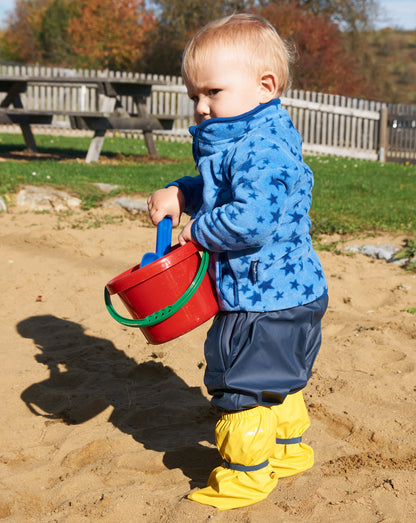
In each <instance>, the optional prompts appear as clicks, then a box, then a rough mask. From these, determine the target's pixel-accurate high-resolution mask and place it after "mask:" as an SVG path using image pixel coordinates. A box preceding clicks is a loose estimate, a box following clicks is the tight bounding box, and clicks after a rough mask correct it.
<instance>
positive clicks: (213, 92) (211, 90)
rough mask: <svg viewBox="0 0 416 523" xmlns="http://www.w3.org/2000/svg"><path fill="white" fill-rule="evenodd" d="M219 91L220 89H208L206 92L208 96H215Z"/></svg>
mask: <svg viewBox="0 0 416 523" xmlns="http://www.w3.org/2000/svg"><path fill="white" fill-rule="evenodd" d="M220 91H221V89H210V90H209V91H208V94H209V96H215V95H216V94H218V93H219V92H220Z"/></svg>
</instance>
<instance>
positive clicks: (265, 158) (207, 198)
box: [169, 99, 327, 312]
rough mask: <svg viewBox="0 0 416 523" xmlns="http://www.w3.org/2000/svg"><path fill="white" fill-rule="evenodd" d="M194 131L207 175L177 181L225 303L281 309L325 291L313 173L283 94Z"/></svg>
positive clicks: (225, 307)
mask: <svg viewBox="0 0 416 523" xmlns="http://www.w3.org/2000/svg"><path fill="white" fill-rule="evenodd" d="M190 132H191V134H192V136H193V154H194V159H195V162H196V166H197V168H198V170H199V173H200V174H199V175H197V176H195V177H190V176H186V177H184V178H181V179H179V180H177V181H176V182H173V184H174V185H177V186H178V187H179V188H180V189H181V191H182V193H183V195H184V197H185V202H186V208H185V211H186V212H187V213H188V214H191V215H192V217H193V218H195V221H194V222H193V226H192V236H193V238H194V239H195V241H196V242H198V243H199V244H200V245H201V246H202V247H203V248H205V249H207V250H208V251H210V252H211V258H210V275H211V277H212V278H213V280H214V281H215V283H216V288H217V293H218V299H219V303H220V308H221V309H222V310H245V311H255V312H262V311H272V310H281V309H287V308H290V307H295V306H297V305H302V304H306V303H310V302H312V301H314V300H316V299H318V298H320V297H322V296H324V295H325V294H326V293H327V284H326V280H325V276H324V272H323V269H322V266H321V263H320V260H319V258H318V256H317V254H316V253H315V251H314V250H313V247H312V241H311V238H310V234H309V230H310V218H309V216H308V212H309V208H310V205H311V201H312V196H311V191H312V187H313V174H312V171H311V170H310V169H309V167H308V166H307V165H306V164H305V163H304V162H303V159H302V140H301V137H300V135H299V133H298V131H297V130H296V129H295V127H294V126H293V124H292V122H291V120H290V117H289V114H288V112H287V111H286V110H284V109H282V107H281V104H280V100H278V99H276V100H272V101H271V102H269V103H268V104H263V105H259V106H258V107H256V108H255V109H253V110H252V111H249V112H248V113H245V114H242V115H240V116H236V117H230V118H211V119H209V120H206V121H204V122H202V123H201V124H200V125H198V126H193V127H191V128H190ZM169 185H172V184H169Z"/></svg>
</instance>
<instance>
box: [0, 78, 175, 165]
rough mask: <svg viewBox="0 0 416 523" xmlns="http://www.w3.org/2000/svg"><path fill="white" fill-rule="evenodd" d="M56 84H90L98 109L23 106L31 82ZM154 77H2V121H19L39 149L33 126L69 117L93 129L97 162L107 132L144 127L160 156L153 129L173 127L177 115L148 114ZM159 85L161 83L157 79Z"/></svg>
mask: <svg viewBox="0 0 416 523" xmlns="http://www.w3.org/2000/svg"><path fill="white" fill-rule="evenodd" d="M30 84H31V85H55V86H74V85H79V86H83V85H85V86H89V87H94V88H96V89H97V93H98V100H99V102H98V110H97V111H72V110H49V109H27V108H25V107H24V106H23V102H22V98H21V96H20V95H21V94H22V93H24V92H25V91H26V89H27V87H28V85H30ZM154 84H155V82H152V81H151V80H137V79H133V78H108V77H103V78H102V77H94V78H84V77H76V76H69V77H67V76H57V77H39V76H37V77H35V76H25V77H9V76H0V92H5V93H6V95H5V97H4V98H3V100H2V101H1V103H0V124H17V125H19V126H20V128H21V131H22V135H23V137H24V140H25V143H26V146H27V148H28V149H29V150H31V151H34V152H35V151H36V142H35V139H34V136H33V133H32V130H31V127H30V126H31V125H36V124H38V125H50V124H51V123H52V120H53V118H54V117H55V116H68V117H69V120H70V124H71V127H72V128H74V129H89V130H93V131H94V136H93V138H92V140H91V143H90V146H89V149H88V152H87V155H86V162H87V163H89V162H93V161H97V160H98V158H99V156H100V153H101V149H102V146H103V143H104V138H105V133H106V131H108V130H110V129H114V130H141V131H143V135H144V140H145V143H146V147H147V150H148V152H149V154H150V155H152V156H157V148H156V145H155V141H154V136H153V131H155V130H164V129H165V130H166V129H172V126H173V121H174V118H173V117H171V116H163V115H158V116H157V117H156V116H154V115H149V114H148V112H147V108H146V99H147V98H148V97H149V96H150V95H151V90H152V85H154ZM157 84H162V82H160V81H158V82H157ZM121 96H131V97H132V98H133V100H134V103H135V105H136V108H137V115H134V114H130V113H128V112H127V111H126V110H125V109H124V108H123V107H122V104H121V101H120V97H121Z"/></svg>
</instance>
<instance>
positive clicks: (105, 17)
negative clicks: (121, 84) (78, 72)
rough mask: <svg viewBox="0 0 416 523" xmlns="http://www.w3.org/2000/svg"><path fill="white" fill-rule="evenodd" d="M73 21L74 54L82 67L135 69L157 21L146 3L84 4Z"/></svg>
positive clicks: (97, 0) (95, 0)
mask: <svg viewBox="0 0 416 523" xmlns="http://www.w3.org/2000/svg"><path fill="white" fill-rule="evenodd" d="M79 4H80V5H79V12H78V13H77V15H76V16H75V17H74V18H72V19H71V20H70V21H69V24H68V33H69V35H70V37H71V39H72V48H73V53H74V55H75V56H76V62H77V64H76V65H78V66H81V67H92V68H99V67H103V66H104V67H107V68H110V69H116V70H121V69H131V68H132V67H133V66H134V65H135V64H137V63H138V62H139V61H140V58H141V56H142V54H143V48H144V45H145V42H146V35H147V33H148V32H149V31H150V30H152V29H154V27H155V25H156V21H155V18H154V17H153V15H152V14H151V13H148V12H147V11H146V10H145V7H144V0H80V2H79Z"/></svg>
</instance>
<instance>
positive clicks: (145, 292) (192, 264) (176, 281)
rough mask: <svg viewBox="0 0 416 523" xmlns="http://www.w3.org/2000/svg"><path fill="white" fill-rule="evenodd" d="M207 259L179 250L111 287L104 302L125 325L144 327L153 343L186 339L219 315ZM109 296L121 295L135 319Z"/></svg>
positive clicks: (137, 268)
mask: <svg viewBox="0 0 416 523" xmlns="http://www.w3.org/2000/svg"><path fill="white" fill-rule="evenodd" d="M207 267H208V253H207V252H206V251H204V252H203V253H202V256H201V253H200V252H199V251H198V249H197V247H196V246H195V244H193V243H192V242H188V243H186V244H185V245H183V246H179V245H176V246H174V247H172V250H171V251H170V252H169V253H168V254H166V255H165V256H163V257H162V258H159V259H158V260H156V261H154V262H152V263H150V264H149V265H146V266H144V267H140V265H136V266H135V267H132V268H131V269H129V270H127V271H125V272H123V273H122V274H120V275H119V276H116V277H115V278H113V279H112V280H111V281H110V282H108V283H107V285H106V288H105V302H106V306H107V309H108V311H109V313H110V314H111V316H113V318H114V319H116V320H117V321H118V322H119V323H122V324H123V325H128V326H131V327H140V329H141V331H142V332H143V334H144V336H145V337H146V339H147V340H148V341H149V343H152V344H155V345H157V344H159V343H164V342H166V341H169V340H172V339H174V338H177V337H178V336H182V334H185V333H186V332H189V331H190V330H192V329H194V328H195V327H198V326H199V325H201V324H202V323H204V322H205V321H207V320H209V319H210V318H211V317H212V316H214V314H216V313H217V312H218V303H217V299H216V296H215V291H214V289H213V286H212V283H211V280H210V278H209V276H208V273H207ZM110 294H118V296H119V297H120V298H121V300H122V302H123V303H124V305H125V306H126V307H127V310H128V311H129V312H130V314H131V316H132V318H134V319H129V318H123V317H122V316H120V315H119V314H118V313H117V312H116V311H115V310H114V308H113V306H112V304H111V300H110Z"/></svg>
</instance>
